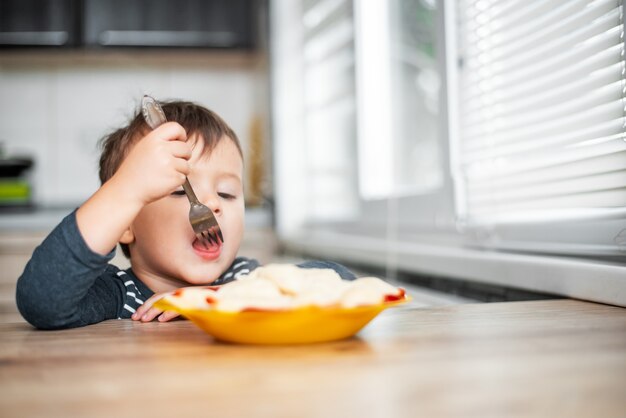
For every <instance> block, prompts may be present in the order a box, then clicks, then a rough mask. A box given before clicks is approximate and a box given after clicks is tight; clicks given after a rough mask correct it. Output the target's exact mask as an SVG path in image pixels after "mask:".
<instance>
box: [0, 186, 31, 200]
mask: <svg viewBox="0 0 626 418" xmlns="http://www.w3.org/2000/svg"><path fill="white" fill-rule="evenodd" d="M29 200H30V185H29V184H28V182H27V181H24V180H0V204H7V203H11V204H14V203H25V202H28V201H29Z"/></svg>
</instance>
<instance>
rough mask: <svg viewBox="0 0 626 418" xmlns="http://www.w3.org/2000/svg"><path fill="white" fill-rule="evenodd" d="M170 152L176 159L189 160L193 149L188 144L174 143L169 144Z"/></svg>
mask: <svg viewBox="0 0 626 418" xmlns="http://www.w3.org/2000/svg"><path fill="white" fill-rule="evenodd" d="M168 145H169V147H170V152H171V153H172V155H173V156H174V157H178V158H184V159H185V160H188V159H190V158H191V151H192V150H191V147H190V146H189V144H188V143H186V142H181V141H172V142H170V143H169V144H168Z"/></svg>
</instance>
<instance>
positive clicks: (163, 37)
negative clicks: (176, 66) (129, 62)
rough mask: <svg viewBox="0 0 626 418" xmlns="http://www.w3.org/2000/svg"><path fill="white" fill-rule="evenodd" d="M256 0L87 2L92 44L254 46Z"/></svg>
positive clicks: (87, 30)
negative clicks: (254, 9) (254, 8)
mask: <svg viewBox="0 0 626 418" xmlns="http://www.w3.org/2000/svg"><path fill="white" fill-rule="evenodd" d="M254 4H255V2H254V1H253V0H211V1H205V0H176V1H173V0H110V1H101V0H85V11H84V23H85V25H84V28H85V29H84V35H85V38H84V41H85V44H86V45H89V46H92V47H127V46H132V47H191V48H195V47H208V48H250V47H252V45H253V36H252V35H253V7H254Z"/></svg>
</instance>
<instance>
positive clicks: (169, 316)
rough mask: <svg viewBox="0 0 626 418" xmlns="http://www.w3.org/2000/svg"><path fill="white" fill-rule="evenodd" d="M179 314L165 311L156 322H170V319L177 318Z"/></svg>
mask: <svg viewBox="0 0 626 418" xmlns="http://www.w3.org/2000/svg"><path fill="white" fill-rule="evenodd" d="M179 315H180V314H179V313H178V312H174V311H165V312H163V313H162V314H161V315H159V318H158V321H159V322H167V321H171V320H172V319H174V318H176V317H177V316H179Z"/></svg>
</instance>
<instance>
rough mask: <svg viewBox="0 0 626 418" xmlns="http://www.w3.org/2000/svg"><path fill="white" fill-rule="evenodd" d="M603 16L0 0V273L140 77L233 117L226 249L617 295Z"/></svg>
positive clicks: (434, 4)
mask: <svg viewBox="0 0 626 418" xmlns="http://www.w3.org/2000/svg"><path fill="white" fill-rule="evenodd" d="M623 34H624V19H623V4H622V2H621V1H616V0H611V1H607V0H596V1H589V0H576V1H568V0H549V1H542V2H519V1H493V0H474V1H471V0H458V1H452V0H445V1H444V0H370V1H365V0H205V1H202V0H176V1H174V0H108V1H104V0H21V1H20V0H0V170H1V172H0V174H1V178H0V261H1V263H2V270H3V273H2V283H3V286H5V287H6V286H14V282H15V280H16V278H17V277H18V276H19V274H20V273H21V271H22V269H23V267H24V264H25V263H26V261H27V260H28V258H29V257H30V254H31V253H32V250H33V248H34V247H35V246H36V245H37V244H38V243H39V242H41V240H42V239H43V237H45V235H46V234H47V233H48V232H49V231H50V230H51V229H52V228H53V227H54V226H55V225H56V224H57V223H58V222H59V221H60V220H61V219H62V217H63V216H65V215H66V214H67V213H69V212H70V211H72V210H73V209H74V208H76V207H77V206H79V205H80V204H81V202H83V201H84V200H86V199H87V198H88V197H89V196H90V195H91V194H92V193H93V192H94V191H95V190H96V189H97V188H98V186H99V182H98V176H97V161H98V156H99V148H98V140H99V139H100V138H102V137H103V136H104V135H105V134H106V133H108V132H109V131H111V130H112V129H114V128H116V127H118V126H120V125H121V124H123V123H125V121H127V120H128V118H129V117H130V115H131V114H132V113H133V112H134V111H135V110H136V108H137V106H138V104H139V100H140V98H141V97H142V95H143V94H150V95H153V96H154V97H156V98H157V99H183V100H191V101H195V102H198V103H200V104H202V105H204V106H206V107H208V108H210V109H212V110H214V111H216V112H217V113H218V114H220V115H221V116H222V117H223V118H224V119H225V120H226V122H227V123H229V124H230V125H231V127H232V128H233V129H234V130H235V132H236V133H237V134H238V135H239V138H240V140H241V142H242V146H243V149H244V154H245V159H246V179H245V182H246V203H247V215H246V216H247V219H246V223H247V230H246V237H245V242H244V245H243V247H242V250H241V255H245V256H250V257H256V258H258V259H260V261H262V262H264V263H267V262H271V261H277V260H278V261H285V260H287V261H288V260H299V259H302V258H324V259H332V260H336V261H339V262H342V263H344V264H346V265H348V266H349V267H351V268H353V269H355V270H356V271H358V272H360V273H362V274H376V275H379V276H383V277H385V278H388V279H390V280H397V281H401V282H404V283H407V284H413V285H418V286H421V287H422V288H425V289H426V288H428V289H431V290H432V291H434V292H435V291H436V292H439V293H442V294H444V293H445V294H448V295H456V296H458V297H463V298H470V299H473V300H482V301H495V300H519V299H528V298H541V297H555V296H557V297H559V296H569V297H576V298H582V299H589V300H595V301H600V302H605V303H611V304H617V305H622V306H626V141H625V140H624V139H625V136H624V126H625V125H626V117H625V115H626V110H625V109H626V107H625V104H626V102H625V100H624V96H625V94H626V93H625V89H624V87H623V86H624V85H626V78H625V76H624V73H625V66H624V37H623ZM116 262H118V263H119V264H124V263H126V261H125V260H124V259H123V257H118V259H117V260H116ZM4 293H7V294H11V292H3V294H4ZM4 302H6V303H7V304H8V303H9V302H8V301H4ZM10 303H11V304H12V297H11V301H10ZM7 309H8V308H7Z"/></svg>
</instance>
